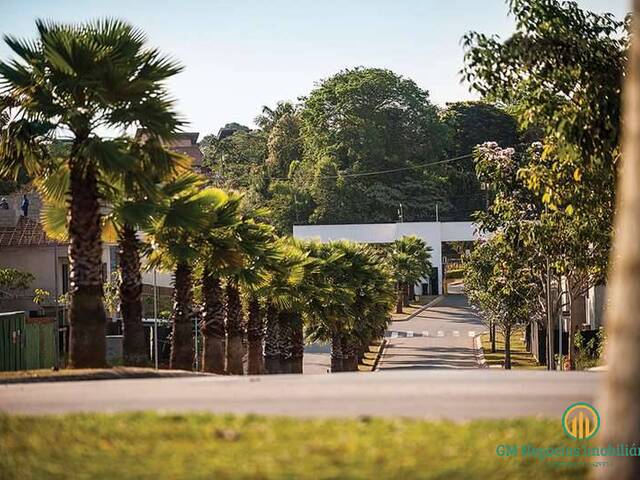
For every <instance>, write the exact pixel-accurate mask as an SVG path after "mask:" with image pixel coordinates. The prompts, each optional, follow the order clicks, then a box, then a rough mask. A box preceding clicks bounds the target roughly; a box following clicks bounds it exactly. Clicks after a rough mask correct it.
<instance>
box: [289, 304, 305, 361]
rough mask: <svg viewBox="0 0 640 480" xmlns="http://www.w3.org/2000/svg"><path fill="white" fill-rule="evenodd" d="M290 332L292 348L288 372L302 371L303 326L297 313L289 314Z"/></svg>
mask: <svg viewBox="0 0 640 480" xmlns="http://www.w3.org/2000/svg"><path fill="white" fill-rule="evenodd" d="M291 333H292V340H293V342H292V345H291V346H292V350H291V360H290V363H291V367H290V369H289V370H290V373H302V368H303V367H302V365H303V360H304V326H303V324H302V317H301V316H300V315H299V314H292V315H291Z"/></svg>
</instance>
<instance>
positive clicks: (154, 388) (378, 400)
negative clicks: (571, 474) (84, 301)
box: [0, 369, 602, 420]
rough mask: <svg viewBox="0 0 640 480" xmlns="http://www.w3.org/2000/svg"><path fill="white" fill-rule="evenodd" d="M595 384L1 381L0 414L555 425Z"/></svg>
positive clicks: (498, 377)
mask: <svg viewBox="0 0 640 480" xmlns="http://www.w3.org/2000/svg"><path fill="white" fill-rule="evenodd" d="M601 378H602V374H600V373H594V372H547V371H515V370H514V371H510V372H506V371H499V370H492V369H473V370H471V369H460V370H445V369H433V370H423V369H417V370H395V371H379V372H374V373H357V372H353V373H336V374H331V375H266V376H261V377H220V376H202V377H183V378H161V379H157V378H156V379H151V378H148V379H127V380H96V381H80V382H51V383H30V384H9V385H0V411H3V412H8V413H23V414H47V413H67V412H85V411H91V412H116V411H135V410H149V409H150V410H159V411H167V412H186V411H208V412H217V413H254V414H278V415H288V416H300V417H356V416H360V415H379V416H402V417H413V418H447V419H452V420H467V419H472V418H498V417H513V416H532V415H544V416H551V417H554V418H557V417H558V416H559V415H561V414H562V412H563V411H564V409H565V408H567V406H569V405H570V404H572V403H575V402H579V401H584V402H589V403H593V402H594V398H595V393H596V389H597V385H598V383H599V382H600V380H601ZM595 406H596V408H597V404H596V405H595Z"/></svg>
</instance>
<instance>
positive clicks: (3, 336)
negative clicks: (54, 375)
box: [0, 312, 58, 371]
mask: <svg viewBox="0 0 640 480" xmlns="http://www.w3.org/2000/svg"><path fill="white" fill-rule="evenodd" d="M56 334H57V322H56V320H55V319H54V318H27V317H26V314H25V312H9V313H0V371H14V370H32V369H38V368H51V367H53V366H55V365H56V363H57V357H58V356H57V348H56Z"/></svg>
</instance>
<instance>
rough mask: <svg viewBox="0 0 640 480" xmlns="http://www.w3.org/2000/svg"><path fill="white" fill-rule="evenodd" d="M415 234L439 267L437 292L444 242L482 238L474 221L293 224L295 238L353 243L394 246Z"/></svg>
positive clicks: (440, 279)
mask: <svg viewBox="0 0 640 480" xmlns="http://www.w3.org/2000/svg"><path fill="white" fill-rule="evenodd" d="M405 235H415V236H417V237H419V238H421V239H422V240H424V242H425V243H426V244H427V245H428V246H430V247H431V248H432V249H433V251H432V253H431V263H432V265H433V266H434V267H438V292H439V293H442V242H456V241H472V240H478V239H479V238H480V236H479V235H478V233H477V232H476V228H475V226H474V225H473V223H472V222H404V223H372V224H349V225H294V226H293V236H294V237H296V238H300V239H306V240H319V241H321V242H330V241H332V240H352V241H355V242H362V243H391V242H393V241H394V240H397V239H399V238H402V237H403V236H405Z"/></svg>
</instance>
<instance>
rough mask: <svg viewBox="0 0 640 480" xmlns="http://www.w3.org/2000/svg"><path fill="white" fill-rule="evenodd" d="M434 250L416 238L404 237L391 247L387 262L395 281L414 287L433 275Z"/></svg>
mask: <svg viewBox="0 0 640 480" xmlns="http://www.w3.org/2000/svg"><path fill="white" fill-rule="evenodd" d="M431 251H432V248H431V247H430V246H427V245H426V244H425V243H424V240H422V239H420V238H418V237H416V236H413V235H411V236H404V237H402V238H400V239H398V240H396V241H395V242H393V243H392V244H391V246H390V249H389V252H388V256H387V260H388V262H389V264H390V266H391V270H392V272H393V278H394V280H395V281H396V282H397V283H398V284H400V285H413V284H415V283H417V282H418V281H419V280H420V279H421V278H423V277H427V276H429V275H430V274H431V268H432V267H431Z"/></svg>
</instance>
